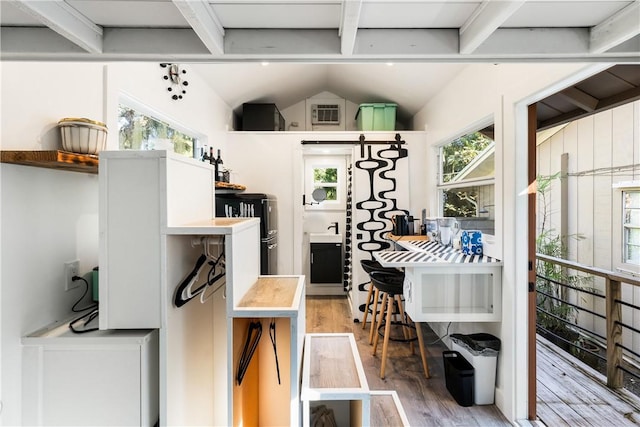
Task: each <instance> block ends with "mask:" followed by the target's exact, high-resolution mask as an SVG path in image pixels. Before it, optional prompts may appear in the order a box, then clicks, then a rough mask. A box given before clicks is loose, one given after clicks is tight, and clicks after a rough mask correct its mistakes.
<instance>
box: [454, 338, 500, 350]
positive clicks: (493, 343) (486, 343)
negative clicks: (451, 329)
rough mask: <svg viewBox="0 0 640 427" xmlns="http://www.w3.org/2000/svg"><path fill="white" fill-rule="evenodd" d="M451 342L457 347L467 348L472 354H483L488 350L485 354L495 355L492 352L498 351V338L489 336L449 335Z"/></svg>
mask: <svg viewBox="0 0 640 427" xmlns="http://www.w3.org/2000/svg"><path fill="white" fill-rule="evenodd" d="M451 340H452V341H454V342H456V343H457V344H459V345H462V346H464V347H467V348H468V349H469V350H472V352H474V354H475V353H483V351H484V350H489V351H488V352H486V353H492V354H495V353H494V352H498V351H500V339H499V338H498V337H494V336H493V335H491V334H486V333H477V334H468V335H465V334H451ZM491 350H493V351H491Z"/></svg>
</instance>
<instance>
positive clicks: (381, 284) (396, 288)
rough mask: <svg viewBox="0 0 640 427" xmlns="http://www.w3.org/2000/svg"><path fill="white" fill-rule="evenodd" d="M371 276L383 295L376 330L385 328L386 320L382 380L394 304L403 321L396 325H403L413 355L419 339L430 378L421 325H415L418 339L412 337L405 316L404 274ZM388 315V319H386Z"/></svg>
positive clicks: (425, 367)
mask: <svg viewBox="0 0 640 427" xmlns="http://www.w3.org/2000/svg"><path fill="white" fill-rule="evenodd" d="M369 276H370V277H371V283H372V284H373V286H374V287H375V288H376V292H380V293H381V294H382V307H381V309H380V317H379V318H378V323H377V326H376V330H379V329H380V328H381V327H382V326H383V323H382V322H383V319H385V320H384V342H383V344H382V362H381V364H380V378H383V379H384V372H385V367H386V362H387V349H388V346H389V337H390V334H391V324H392V316H393V311H394V310H393V308H394V302H395V303H396V304H397V306H398V311H399V313H400V316H401V319H402V320H401V321H400V322H396V323H395V324H396V325H401V326H402V329H403V333H404V337H405V339H404V340H403V341H406V342H410V343H411V354H413V341H414V340H415V339H416V338H417V339H418V346H419V347H420V357H421V358H422V368H423V369H424V375H425V378H429V366H428V364H427V356H426V352H425V348H424V340H423V337H422V330H421V327H420V323H416V324H415V329H416V335H417V337H412V336H411V329H413V326H412V325H410V324H409V323H408V322H409V319H408V317H406V316H405V312H404V307H403V304H402V290H403V289H402V288H403V284H404V274H402V275H398V274H397V273H390V272H386V271H372V272H371V273H370V274H369ZM385 314H386V318H385ZM379 338H380V335H379V334H376V337H375V341H374V343H373V355H374V356H375V355H376V350H377V347H378V339H379ZM396 341H398V340H396Z"/></svg>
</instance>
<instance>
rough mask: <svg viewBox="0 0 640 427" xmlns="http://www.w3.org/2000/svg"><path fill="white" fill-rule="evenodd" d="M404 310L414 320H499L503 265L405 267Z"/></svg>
mask: <svg viewBox="0 0 640 427" xmlns="http://www.w3.org/2000/svg"><path fill="white" fill-rule="evenodd" d="M403 294H404V298H405V307H404V308H405V311H406V312H407V314H409V316H410V317H411V319H413V321H414V322H498V321H500V319H501V318H502V310H501V305H502V304H501V302H502V266H501V265H495V264H485V265H480V264H471V265H464V264H457V265H451V264H449V265H443V264H439V263H433V264H431V265H430V266H428V265H423V266H417V267H405V283H404V292H403Z"/></svg>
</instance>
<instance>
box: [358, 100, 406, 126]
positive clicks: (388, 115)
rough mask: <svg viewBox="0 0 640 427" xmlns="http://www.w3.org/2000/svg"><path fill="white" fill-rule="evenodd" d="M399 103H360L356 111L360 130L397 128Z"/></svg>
mask: <svg viewBox="0 0 640 427" xmlns="http://www.w3.org/2000/svg"><path fill="white" fill-rule="evenodd" d="M396 107H397V104H389V103H376V104H360V107H359V108H358V112H357V113H356V123H357V125H358V130H395V129H396Z"/></svg>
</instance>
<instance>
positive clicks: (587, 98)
mask: <svg viewBox="0 0 640 427" xmlns="http://www.w3.org/2000/svg"><path fill="white" fill-rule="evenodd" d="M559 95H561V96H562V97H563V98H564V99H566V100H567V101H569V102H570V103H571V104H573V105H575V106H576V107H578V108H581V109H583V110H585V111H588V112H593V111H595V110H596V108H598V102H599V101H600V100H599V99H598V98H594V97H593V96H591V95H589V94H588V93H585V92H583V91H581V90H580V89H577V88H575V87H573V86H571V87H568V88H566V89H564V90H562V91H560V92H559Z"/></svg>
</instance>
